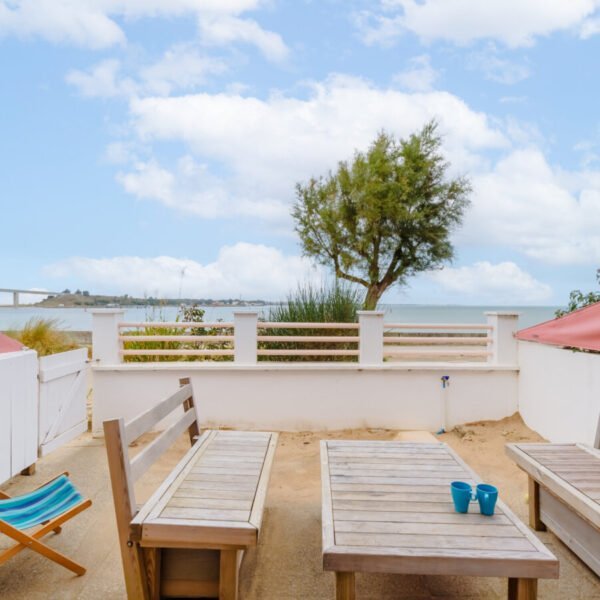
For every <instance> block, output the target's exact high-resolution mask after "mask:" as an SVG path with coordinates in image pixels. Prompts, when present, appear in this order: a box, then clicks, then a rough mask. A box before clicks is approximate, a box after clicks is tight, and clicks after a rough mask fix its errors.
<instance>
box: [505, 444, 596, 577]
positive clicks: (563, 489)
mask: <svg viewBox="0 0 600 600" xmlns="http://www.w3.org/2000/svg"><path fill="white" fill-rule="evenodd" d="M506 453H507V454H508V456H509V457H510V458H512V459H513V460H514V461H515V462H516V463H517V465H518V466H519V467H520V468H521V469H523V471H525V473H527V475H528V476H529V524H530V526H531V527H532V528H533V529H536V530H537V531H543V530H545V529H546V528H548V529H550V531H552V533H554V534H555V535H556V536H557V537H558V538H559V539H561V540H562V541H563V543H564V544H565V545H566V546H568V547H569V548H570V549H571V550H572V551H573V552H574V553H575V554H577V555H578V556H579V558H581V560H583V562H585V563H586V564H587V565H588V566H589V567H590V568H591V569H592V570H593V571H594V572H595V573H596V574H597V575H600V451H598V450H595V449H593V448H589V447H587V446H584V445H582V444H547V443H536V444H507V445H506Z"/></svg>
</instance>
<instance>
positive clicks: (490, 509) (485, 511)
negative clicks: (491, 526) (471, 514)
mask: <svg viewBox="0 0 600 600" xmlns="http://www.w3.org/2000/svg"><path fill="white" fill-rule="evenodd" d="M477 500H478V501H479V510H480V511H481V514H482V515H487V516H488V517H490V516H492V515H493V514H494V507H495V506H496V501H497V500H498V488H496V487H494V486H493V485H489V484H488V483H480V484H479V485H478V486H477ZM455 504H456V503H455Z"/></svg>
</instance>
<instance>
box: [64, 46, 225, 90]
mask: <svg viewBox="0 0 600 600" xmlns="http://www.w3.org/2000/svg"><path fill="white" fill-rule="evenodd" d="M123 70H124V69H123V64H122V62H121V61H120V60H118V59H106V60H103V61H101V62H99V63H97V64H96V65H94V66H92V67H91V68H90V69H88V70H86V71H82V70H78V69H73V70H71V71H69V72H68V73H67V75H66V77H65V79H66V81H67V83H69V84H71V85H73V86H74V87H76V88H77V89H78V91H79V93H80V94H81V95H83V96H87V97H90V98H92V97H96V98H114V97H117V96H122V97H125V98H129V97H131V96H146V95H151V96H154V95H157V96H168V95H169V94H170V93H172V92H173V91H175V90H183V91H188V90H190V89H193V88H196V87H198V86H200V85H202V84H204V83H205V82H206V80H207V78H208V77H209V76H210V75H216V74H220V73H223V72H224V71H225V70H226V66H225V63H224V62H223V61H221V60H219V59H217V58H214V57H211V56H207V55H203V54H201V53H200V52H199V50H198V48H196V47H195V46H194V45H193V44H175V45H174V46H172V47H171V48H169V49H168V50H167V51H166V52H165V53H164V54H163V56H162V57H161V58H160V59H159V60H158V61H156V62H154V63H151V64H147V65H144V66H142V67H140V68H138V69H136V75H135V77H134V76H126V75H124V74H122V72H123Z"/></svg>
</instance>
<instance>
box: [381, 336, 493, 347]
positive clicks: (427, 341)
mask: <svg viewBox="0 0 600 600" xmlns="http://www.w3.org/2000/svg"><path fill="white" fill-rule="evenodd" d="M490 342H491V338H488V337H485V336H484V337H467V336H465V337H459V336H453V337H442V336H435V337H433V336H426V335H424V336H417V337H410V336H397V335H396V336H390V335H386V336H384V338H383V343H384V344H399V345H402V344H407V345H408V344H410V345H411V346H413V345H414V346H429V345H431V344H435V345H437V344H452V345H454V346H458V345H465V346H479V345H482V346H485V345H487V344H489V343H490Z"/></svg>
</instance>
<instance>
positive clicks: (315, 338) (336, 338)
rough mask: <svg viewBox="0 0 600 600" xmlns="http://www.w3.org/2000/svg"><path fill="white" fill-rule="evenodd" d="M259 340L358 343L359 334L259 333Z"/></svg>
mask: <svg viewBox="0 0 600 600" xmlns="http://www.w3.org/2000/svg"><path fill="white" fill-rule="evenodd" d="M256 339H257V341H259V342H299V343H303V342H306V343H313V344H314V343H317V342H318V343H320V344H321V343H332V344H334V343H335V344H358V340H359V337H358V335H259V336H257V337H256Z"/></svg>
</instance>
